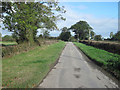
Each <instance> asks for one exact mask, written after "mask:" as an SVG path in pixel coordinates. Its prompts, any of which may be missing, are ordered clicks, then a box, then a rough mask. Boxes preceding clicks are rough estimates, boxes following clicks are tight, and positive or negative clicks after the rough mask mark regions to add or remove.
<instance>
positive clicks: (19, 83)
mask: <svg viewBox="0 0 120 90" xmlns="http://www.w3.org/2000/svg"><path fill="white" fill-rule="evenodd" d="M64 46H65V43H64V42H62V41H60V42H58V43H55V44H51V45H49V46H42V47H36V48H35V49H34V50H31V51H29V52H26V53H21V54H18V55H16V56H13V57H11V58H7V59H3V60H2V63H3V65H2V66H3V67H2V71H3V72H2V80H3V82H2V85H3V87H11V88H26V87H29V88H31V87H34V86H36V85H38V84H39V82H40V81H41V80H42V79H43V77H44V76H45V75H46V74H47V72H48V71H49V70H50V67H51V65H52V64H53V63H54V62H55V61H56V60H57V59H58V57H59V55H60V53H61V51H62V49H63V48H64Z"/></svg>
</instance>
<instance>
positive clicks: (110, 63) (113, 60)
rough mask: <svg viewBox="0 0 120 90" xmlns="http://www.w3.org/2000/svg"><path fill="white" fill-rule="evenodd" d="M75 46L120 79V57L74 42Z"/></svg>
mask: <svg viewBox="0 0 120 90" xmlns="http://www.w3.org/2000/svg"><path fill="white" fill-rule="evenodd" d="M74 44H75V45H76V46H77V47H78V48H80V49H81V50H82V51H83V52H84V53H85V54H86V55H87V56H88V57H89V58H90V59H92V60H93V61H95V62H96V63H97V64H98V65H100V66H102V67H103V68H104V69H106V70H108V71H110V72H111V73H113V74H114V75H115V76H116V77H117V78H120V71H119V70H120V55H118V54H113V53H110V52H107V51H105V50H101V49H97V48H94V47H92V46H87V45H85V44H82V43H76V42H74Z"/></svg>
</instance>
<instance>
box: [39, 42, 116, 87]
mask: <svg viewBox="0 0 120 90" xmlns="http://www.w3.org/2000/svg"><path fill="white" fill-rule="evenodd" d="M96 53H97V52H96ZM38 88H118V83H116V82H115V81H114V80H113V79H111V78H110V77H108V76H107V75H106V74H104V73H103V72H102V71H101V70H99V69H98V68H97V65H95V64H94V63H93V62H92V61H90V60H88V58H87V57H86V56H85V55H84V54H83V53H82V52H81V51H79V50H78V49H77V48H76V46H75V45H74V44H73V43H72V42H68V43H67V44H66V47H65V49H64V50H63V52H62V54H61V56H60V58H59V62H58V63H57V64H56V66H54V68H53V69H52V70H51V71H50V73H49V74H48V75H47V77H46V78H45V79H44V80H43V82H42V83H41V84H40V85H39V87H38Z"/></svg>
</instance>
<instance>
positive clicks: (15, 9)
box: [1, 1, 65, 45]
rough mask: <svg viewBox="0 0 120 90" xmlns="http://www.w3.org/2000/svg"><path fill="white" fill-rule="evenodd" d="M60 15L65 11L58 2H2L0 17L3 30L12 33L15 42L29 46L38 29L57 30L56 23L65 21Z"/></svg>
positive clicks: (34, 38) (34, 39)
mask: <svg viewBox="0 0 120 90" xmlns="http://www.w3.org/2000/svg"><path fill="white" fill-rule="evenodd" d="M56 12H58V13H59V14H58V15H56V14H55V13H56ZM61 13H65V10H64V7H60V6H58V2H42V1H40V2H2V12H1V15H2V18H3V19H2V20H3V24H4V26H5V28H7V29H8V30H9V31H11V32H13V37H14V38H15V39H16V42H17V43H18V44H19V43H23V42H28V43H30V45H31V44H32V43H34V42H35V41H36V39H37V38H36V34H37V30H38V29H42V28H46V29H47V32H48V30H49V31H51V30H58V28H57V25H56V22H57V21H58V20H65V18H64V17H62V15H61ZM5 28H4V29H5Z"/></svg>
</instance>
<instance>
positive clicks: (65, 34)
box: [59, 27, 71, 41]
mask: <svg viewBox="0 0 120 90" xmlns="http://www.w3.org/2000/svg"><path fill="white" fill-rule="evenodd" d="M61 30H62V32H61V34H60V36H59V37H60V39H61V40H63V41H68V40H69V39H70V37H71V33H70V31H69V30H68V29H67V27H63V28H62V29H61Z"/></svg>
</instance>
